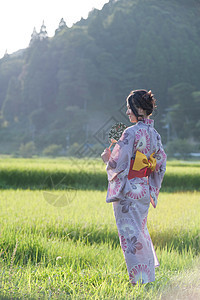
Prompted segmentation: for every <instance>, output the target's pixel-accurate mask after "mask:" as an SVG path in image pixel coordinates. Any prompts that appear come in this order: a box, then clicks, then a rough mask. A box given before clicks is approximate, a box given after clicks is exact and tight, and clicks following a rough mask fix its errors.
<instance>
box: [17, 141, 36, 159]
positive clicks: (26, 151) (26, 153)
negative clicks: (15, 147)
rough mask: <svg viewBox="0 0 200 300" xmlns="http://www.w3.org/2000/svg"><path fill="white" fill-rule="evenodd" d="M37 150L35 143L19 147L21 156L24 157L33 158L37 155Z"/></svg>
mask: <svg viewBox="0 0 200 300" xmlns="http://www.w3.org/2000/svg"><path fill="white" fill-rule="evenodd" d="M35 151H36V148H35V144H34V142H28V143H26V144H21V145H20V147H19V154H20V155H21V156H22V157H32V156H33V155H34V154H35Z"/></svg>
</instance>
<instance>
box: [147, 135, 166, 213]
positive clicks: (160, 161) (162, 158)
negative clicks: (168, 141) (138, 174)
mask: <svg viewBox="0 0 200 300" xmlns="http://www.w3.org/2000/svg"><path fill="white" fill-rule="evenodd" d="M155 158H156V169H155V171H154V172H152V173H151V174H150V176H149V189H150V195H151V203H152V205H153V207H154V208H155V207H156V205H157V199H158V195H159V191H160V188H161V184H162V181H163V177H164V174H165V171H166V161H167V155H166V153H165V151H164V149H163V145H162V142H161V137H160V135H159V134H158V135H157V147H156V153H155Z"/></svg>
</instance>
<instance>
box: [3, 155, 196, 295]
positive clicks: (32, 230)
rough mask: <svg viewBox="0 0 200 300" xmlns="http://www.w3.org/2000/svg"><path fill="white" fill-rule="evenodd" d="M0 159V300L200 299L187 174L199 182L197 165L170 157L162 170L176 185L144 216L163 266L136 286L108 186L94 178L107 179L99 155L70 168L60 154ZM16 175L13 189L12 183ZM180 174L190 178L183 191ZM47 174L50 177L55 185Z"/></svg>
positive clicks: (192, 203)
mask: <svg viewBox="0 0 200 300" xmlns="http://www.w3.org/2000/svg"><path fill="white" fill-rule="evenodd" d="M0 163H1V170H0V173H1V175H0V178H1V179H2V183H1V186H2V187H1V198H0V299H26V298H27V299H39V298H40V299H176V297H177V299H187V298H186V297H188V299H190V297H191V299H198V297H199V296H200V292H199V271H198V270H199V267H200V254H199V249H200V235H199V228H200V201H199V199H200V191H199V189H198V188H197V189H194V190H192V189H191V188H190V186H189V183H190V176H194V177H195V180H196V183H195V184H194V186H196V185H197V183H198V182H199V178H200V164H198V163H197V164H195V163H188V164H187V166H185V165H184V164H182V163H180V162H170V163H168V166H167V174H166V175H167V176H168V178H169V180H170V176H172V175H174V176H175V177H174V178H176V180H177V182H178V184H177V186H176V181H175V179H174V181H173V187H172V188H171V189H170V186H169V185H167V182H166V183H165V187H163V191H161V193H160V196H159V202H158V206H157V208H156V209H153V208H152V207H151V208H150V212H149V218H148V228H149V232H150V234H151V237H152V240H153V243H154V245H155V249H156V253H157V256H158V259H159V262H160V267H159V268H157V269H156V281H155V282H153V283H149V284H146V285H143V286H136V287H134V288H133V287H132V286H131V285H130V283H129V280H128V274H127V270H126V265H125V261H124V257H123V253H122V250H121V248H120V245H119V239H118V234H117V229H116V224H115V219H114V215H113V211H112V204H107V203H106V202H105V197H106V190H105V188H106V186H103V187H100V186H99V185H98V184H97V181H98V180H97V179H96V178H94V177H95V176H96V177H97V178H99V180H102V182H104V181H103V180H104V179H102V178H104V177H105V165H103V164H102V163H101V162H100V161H98V160H97V161H90V164H88V162H86V161H79V162H78V163H77V165H76V166H74V165H73V164H72V163H71V161H69V160H64V159H63V160H62V159H58V160H57V159H56V160H53V159H52V160H50V159H47V160H45V159H42V160H39V159H36V160H23V159H7V160H0ZM94 165H95V169H94V168H93V166H94ZM79 170H81V172H82V173H81V175H80V174H79ZM17 172H18V173H17ZM70 172H71V173H70ZM69 173H70V176H71V177H70V176H69ZM87 173H88V174H87ZM66 174H67V176H68V178H71V182H70V184H68V182H66V177H65V178H64V177H62V176H65V175H66ZM44 175H45V176H46V177H45V176H44ZM77 175H79V176H80V178H79V180H80V179H81V176H82V179H83V180H82V181H83V183H82V185H81V186H80V188H77V185H76V181H75V179H74V178H73V176H77ZM94 175H95V176H94ZM14 176H18V177H17V178H16V181H17V182H18V184H19V186H20V188H18V189H17V188H16V184H13V186H14V188H12V183H13V182H14ZM29 176H32V177H31V178H32V182H31V181H30V179H29ZM84 176H85V177H84ZM98 176H99V177H98ZM183 177H184V178H188V180H186V179H185V180H186V182H187V184H185V185H184V188H183V189H182V188H181V185H180V182H181V179H180V178H183ZM46 178H51V179H52V178H53V180H55V182H56V184H55V185H56V189H52V187H50V183H52V182H51V180H50V181H49V182H48V184H46V182H47V180H46ZM62 178H64V180H63V181H62V182H61V183H59V181H60V180H62ZM23 181H25V183H23ZM55 182H54V183H55ZM73 183H75V184H73ZM68 186H70V188H68ZM27 187H28V188H27ZM87 187H88V188H87ZM181 297H182V298H181Z"/></svg>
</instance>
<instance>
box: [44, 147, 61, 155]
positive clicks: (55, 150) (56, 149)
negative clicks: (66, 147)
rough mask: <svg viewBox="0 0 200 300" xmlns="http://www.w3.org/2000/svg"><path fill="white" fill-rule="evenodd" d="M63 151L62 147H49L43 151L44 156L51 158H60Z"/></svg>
mask: <svg viewBox="0 0 200 300" xmlns="http://www.w3.org/2000/svg"><path fill="white" fill-rule="evenodd" d="M61 150H62V145H55V144H52V145H49V146H48V147H46V148H45V149H44V150H43V154H44V155H47V156H48V155H50V156H58V155H59V154H60V152H61Z"/></svg>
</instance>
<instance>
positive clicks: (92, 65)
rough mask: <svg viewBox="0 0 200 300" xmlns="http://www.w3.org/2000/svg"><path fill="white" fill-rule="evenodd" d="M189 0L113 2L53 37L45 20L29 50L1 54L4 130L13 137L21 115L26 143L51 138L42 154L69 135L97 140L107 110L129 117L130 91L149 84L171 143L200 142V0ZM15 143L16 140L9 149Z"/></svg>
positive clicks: (73, 138) (20, 128) (70, 142)
mask: <svg viewBox="0 0 200 300" xmlns="http://www.w3.org/2000/svg"><path fill="white" fill-rule="evenodd" d="M188 3H189V2H188V1H180V0H175V1H167V0H162V1H160V0H143V1H137V0H120V1H109V3H106V4H105V5H104V7H103V8H102V10H101V11H99V10H97V9H94V10H92V11H91V12H90V14H89V16H88V18H87V19H86V20H84V19H82V20H81V21H80V22H77V23H76V24H74V25H73V26H72V27H71V28H68V27H67V26H66V24H65V21H64V20H63V19H62V20H61V22H60V24H59V27H58V29H57V30H56V32H55V36H54V37H52V38H48V36H47V32H46V27H45V25H44V24H42V26H41V31H40V33H39V34H37V32H36V31H34V33H33V35H32V38H31V43H30V45H29V47H28V48H27V49H26V50H25V51H24V52H23V53H20V55H19V56H16V55H15V56H14V55H10V56H9V55H7V56H5V57H4V58H2V59H1V60H0V85H1V89H0V109H1V128H4V127H5V126H7V134H8V136H11V135H12V131H13V128H15V126H16V120H17V122H18V124H17V131H18V136H22V137H21V140H20V142H21V143H22V142H24V140H23V139H24V136H26V139H27V140H32V141H34V142H35V143H36V144H37V143H39V142H38V141H42V140H45V144H44V145H43V146H42V145H37V148H38V151H40V153H42V149H44V147H47V146H49V145H51V144H62V145H63V147H65V143H66V136H69V140H68V146H71V145H73V144H74V143H75V142H77V141H78V143H79V142H80V141H79V140H80V139H81V143H83V142H84V140H85V139H86V137H89V139H90V140H89V142H90V143H92V144H94V143H95V142H94V133H95V132H96V131H97V130H98V128H100V127H102V126H103V124H104V123H105V116H106V118H107V119H108V118H109V117H110V116H114V117H115V118H117V121H118V122H125V120H124V116H123V115H122V114H119V109H120V108H121V106H122V104H123V103H124V100H125V98H126V96H127V95H128V93H129V92H130V91H131V90H133V89H136V88H146V89H152V91H153V93H154V94H155V96H156V98H157V99H158V112H159V114H158V115H157V116H156V117H155V119H156V127H157V129H158V131H159V132H160V133H161V135H162V136H163V142H164V144H165V143H167V142H169V141H170V140H172V139H176V138H181V139H184V138H186V139H189V138H193V139H195V140H197V141H199V137H200V125H199V119H198V117H199V109H200V106H199V103H200V100H199V99H200V91H199V90H200V88H199V77H200V61H199V56H200V40H199V33H200V32H199V28H200V26H199V25H200V23H199V21H198V20H199V12H200V4H199V1H195V0H191V1H190V5H189V4H188ZM73 107H74V109H72V110H69V108H70V109H71V108H73ZM166 109H167V110H166ZM169 109H170V110H169ZM126 123H128V120H126ZM27 124H28V126H27ZM129 125H130V124H129ZM166 125H167V126H168V128H170V130H169V131H168V137H167V131H166V130H165V129H164V128H167V127H166ZM50 129H51V130H50ZM24 130H26V133H24ZM22 132H23V134H21V133H22ZM58 132H59V134H60V137H59V141H58ZM0 137H1V132H0ZM8 140H9V139H8ZM10 140H11V139H10ZM12 147H14V146H13V143H12V141H10V153H11V152H13V151H16V150H17V149H16V148H15V149H12Z"/></svg>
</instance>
